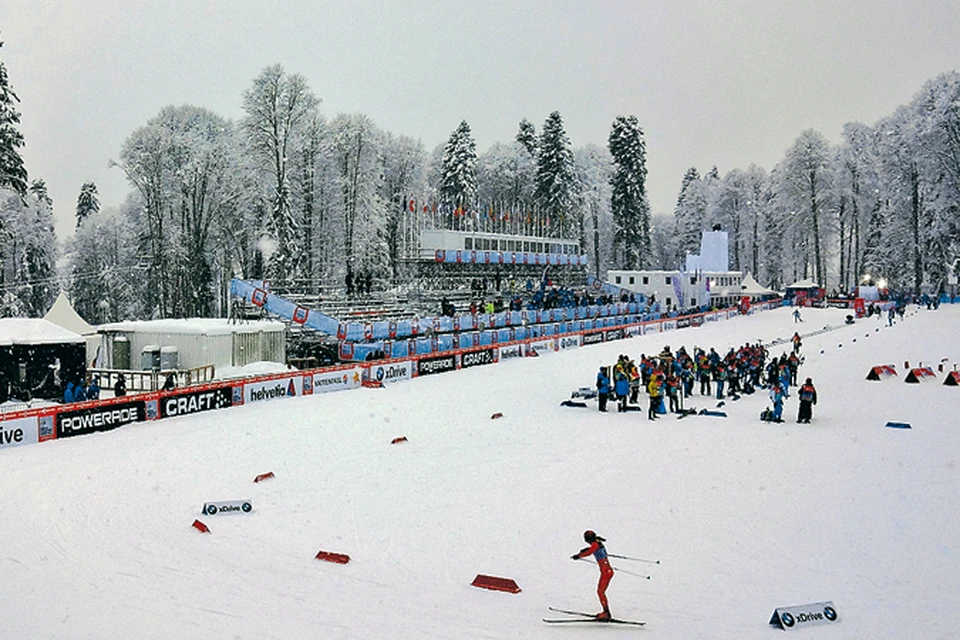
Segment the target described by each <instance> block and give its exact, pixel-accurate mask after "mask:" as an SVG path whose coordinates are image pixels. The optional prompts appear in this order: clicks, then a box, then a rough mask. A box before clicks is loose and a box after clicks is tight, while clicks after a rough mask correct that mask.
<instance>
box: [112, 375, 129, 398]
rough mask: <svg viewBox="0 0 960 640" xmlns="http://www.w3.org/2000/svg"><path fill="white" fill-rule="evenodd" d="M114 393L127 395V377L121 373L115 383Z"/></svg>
mask: <svg viewBox="0 0 960 640" xmlns="http://www.w3.org/2000/svg"><path fill="white" fill-rule="evenodd" d="M113 395H114V396H116V397H118V398H119V397H120V396H125V395H127V379H126V378H125V377H124V375H123V374H122V373H121V374H120V376H119V377H118V378H117V381H116V383H114V385H113Z"/></svg>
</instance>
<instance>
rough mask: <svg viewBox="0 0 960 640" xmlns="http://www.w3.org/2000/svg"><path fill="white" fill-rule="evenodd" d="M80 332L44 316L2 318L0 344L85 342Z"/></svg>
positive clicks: (0, 322)
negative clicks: (65, 327)
mask: <svg viewBox="0 0 960 640" xmlns="http://www.w3.org/2000/svg"><path fill="white" fill-rule="evenodd" d="M84 342H85V340H84V339H83V336H81V335H80V334H79V333H75V332H73V331H70V330H69V329H64V328H63V327H61V326H60V325H58V324H54V323H53V322H50V321H49V320H46V319H44V318H0V345H2V346H9V345H13V344H74V343H81V344H82V343H84Z"/></svg>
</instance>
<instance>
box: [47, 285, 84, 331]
mask: <svg viewBox="0 0 960 640" xmlns="http://www.w3.org/2000/svg"><path fill="white" fill-rule="evenodd" d="M43 319H44V320H49V321H50V322H52V323H53V324H55V325H59V326H61V327H63V328H64V329H67V330H69V331H72V332H74V333H79V334H80V335H84V334H89V333H93V332H94V330H93V327H92V326H90V324H88V323H87V321H86V320H84V319H83V318H81V317H80V314H79V313H77V312H76V310H74V308H73V305H72V304H70V300H69V299H68V298H67V294H65V293H64V292H63V291H61V292H60V295H58V296H57V300H56V302H54V303H53V306H52V307H50V311H47V315H45V316H43Z"/></svg>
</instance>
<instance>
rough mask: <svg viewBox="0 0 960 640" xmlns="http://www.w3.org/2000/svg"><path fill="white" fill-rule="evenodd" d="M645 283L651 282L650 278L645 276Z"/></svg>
mask: <svg viewBox="0 0 960 640" xmlns="http://www.w3.org/2000/svg"><path fill="white" fill-rule="evenodd" d="M643 284H650V278H648V277H647V276H643Z"/></svg>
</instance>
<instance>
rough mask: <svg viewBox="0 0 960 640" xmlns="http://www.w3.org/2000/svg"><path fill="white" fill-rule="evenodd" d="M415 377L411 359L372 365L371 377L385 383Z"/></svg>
mask: <svg viewBox="0 0 960 640" xmlns="http://www.w3.org/2000/svg"><path fill="white" fill-rule="evenodd" d="M412 377H413V363H411V362H410V361H409V360H404V361H403V362H394V363H391V364H378V365H374V366H372V367H370V379H371V380H376V381H377V382H380V383H383V384H390V383H392V382H400V381H401V380H409V379H410V378H412Z"/></svg>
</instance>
